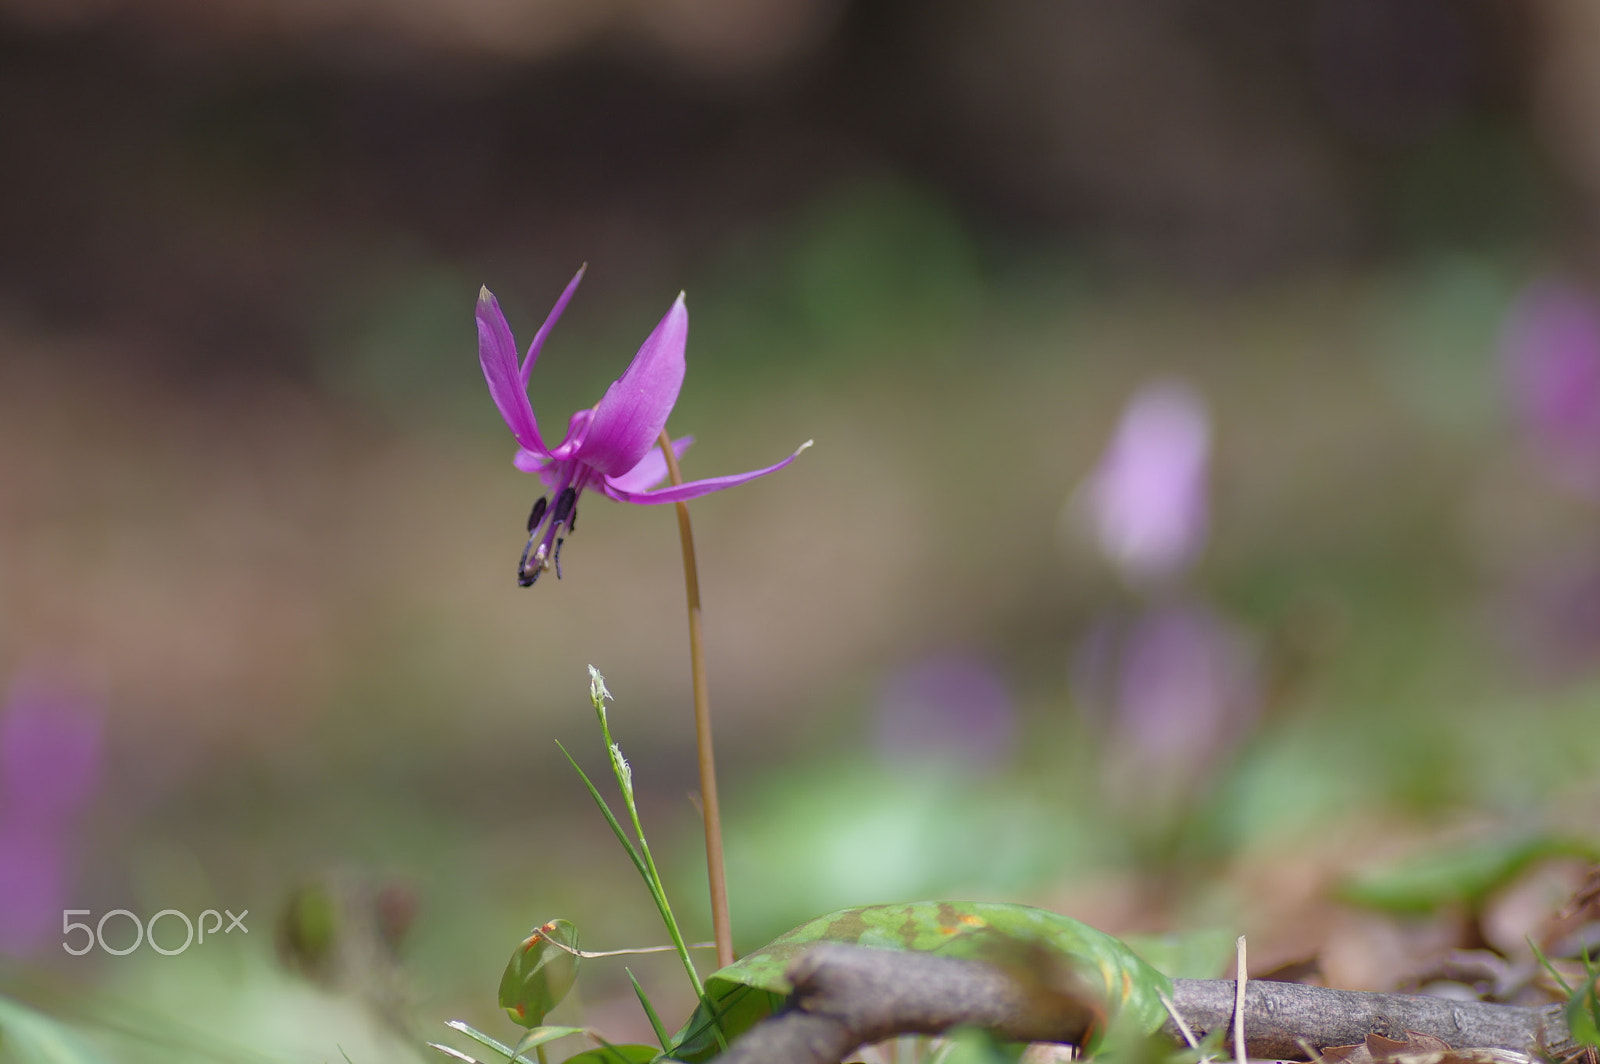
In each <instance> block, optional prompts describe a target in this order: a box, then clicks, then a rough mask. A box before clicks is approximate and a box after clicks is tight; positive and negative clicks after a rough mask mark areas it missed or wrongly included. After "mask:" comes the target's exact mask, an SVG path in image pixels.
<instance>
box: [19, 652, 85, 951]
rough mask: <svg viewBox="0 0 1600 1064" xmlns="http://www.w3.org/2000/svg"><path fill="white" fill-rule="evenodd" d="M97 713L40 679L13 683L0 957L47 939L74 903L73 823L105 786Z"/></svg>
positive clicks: (79, 700)
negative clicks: (71, 893)
mask: <svg viewBox="0 0 1600 1064" xmlns="http://www.w3.org/2000/svg"><path fill="white" fill-rule="evenodd" d="M101 733H102V728H101V721H100V715H99V713H97V712H96V711H95V709H94V708H93V707H92V706H91V705H90V704H89V703H88V702H87V701H86V700H85V699H83V698H81V697H79V696H76V695H74V694H72V693H71V692H70V691H69V690H68V689H66V688H65V687H63V686H61V685H59V684H54V683H51V682H49V681H47V680H45V679H43V678H34V679H28V680H18V681H16V682H15V683H14V684H13V685H12V689H11V693H10V696H9V698H8V699H7V702H6V706H5V714H4V716H0V954H12V955H16V956H21V955H24V954H27V953H30V952H32V951H33V950H35V949H37V948H38V947H39V946H40V945H41V944H42V943H43V942H45V941H46V940H47V938H48V935H49V933H50V930H51V927H52V926H59V925H53V924H52V921H54V920H58V919H60V913H61V910H62V908H63V907H65V906H66V905H68V904H69V899H68V897H67V889H68V887H69V885H70V879H71V874H70V873H71V864H72V861H71V856H72V850H73V846H72V837H73V835H74V834H75V832H74V830H73V828H74V821H75V820H76V819H77V817H78V814H79V813H80V812H81V811H82V809H83V807H84V806H85V805H86V804H88V802H89V800H90V799H91V798H92V797H93V796H94V792H95V790H96V789H97V788H98V787H99V784H100V775H101V768H102V765H103V761H104V758H103V744H102V734H101Z"/></svg>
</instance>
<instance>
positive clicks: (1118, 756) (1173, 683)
mask: <svg viewBox="0 0 1600 1064" xmlns="http://www.w3.org/2000/svg"><path fill="white" fill-rule="evenodd" d="M1075 673H1076V675H1075V677H1074V680H1075V687H1076V688H1077V694H1078V698H1079V700H1080V702H1082V703H1083V704H1084V705H1085V706H1086V707H1087V708H1088V709H1089V710H1090V713H1091V716H1092V717H1093V718H1094V720H1095V722H1096V723H1097V725H1098V727H1099V730H1101V732H1102V733H1103V735H1104V738H1105V744H1106V759H1105V762H1104V769H1105V778H1106V781H1107V783H1108V784H1109V785H1110V786H1111V787H1112V788H1113V789H1114V790H1116V791H1118V792H1120V795H1119V796H1120V797H1121V798H1122V799H1124V800H1131V801H1133V802H1134V804H1138V805H1143V806H1154V807H1162V806H1171V805H1172V804H1173V803H1174V802H1176V801H1178V800H1182V799H1185V798H1190V797H1193V795H1194V794H1195V793H1196V792H1197V791H1198V790H1199V788H1200V787H1202V786H1203V785H1204V783H1205V782H1206V780H1207V779H1209V778H1210V777H1211V776H1212V775H1213V774H1214V773H1215V772H1216V770H1217V769H1218V768H1219V767H1221V764H1222V762H1223V761H1224V759H1225V758H1227V757H1228V756H1229V755H1231V754H1232V753H1233V752H1234V750H1236V749H1237V747H1238V746H1239V744H1240V743H1241V742H1243V740H1244V739H1245V737H1246V736H1248V734H1249V733H1250V730H1251V728H1252V727H1253V726H1254V724H1255V721H1256V717H1257V714H1258V708H1259V692H1258V691H1257V686H1256V666H1255V660H1254V655H1253V654H1252V652H1251V649H1250V645H1249V642H1248V641H1247V639H1246V638H1245V637H1244V635H1243V633H1241V632H1240V631H1239V630H1238V629H1237V628H1236V627H1235V626H1234V625H1232V624H1231V623H1229V622H1228V621H1227V620H1226V619H1224V618H1223V617H1221V616H1220V615H1219V614H1217V613H1216V612H1215V611H1213V610H1211V609H1209V608H1208V607H1206V606H1203V605H1201V604H1199V603H1192V602H1180V603H1175V604H1169V605H1166V606H1161V607H1158V608H1156V609H1153V610H1150V611H1148V612H1146V613H1143V614H1141V615H1139V616H1137V617H1135V618H1133V619H1132V620H1131V621H1127V622H1124V623H1120V624H1118V623H1114V622H1111V621H1105V622H1102V623H1101V624H1100V625H1099V626H1097V627H1096V628H1095V629H1094V630H1093V631H1092V632H1091V634H1090V636H1089V638H1088V639H1086V640H1085V641H1084V643H1083V644H1082V647H1081V650H1080V653H1079V655H1078V660H1077V662H1076V667H1075Z"/></svg>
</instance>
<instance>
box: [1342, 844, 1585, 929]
mask: <svg viewBox="0 0 1600 1064" xmlns="http://www.w3.org/2000/svg"><path fill="white" fill-rule="evenodd" d="M1549 857H1581V858H1583V859H1584V860H1587V861H1594V860H1600V848H1597V847H1596V846H1595V845H1594V843H1592V842H1588V841H1582V840H1577V839H1571V838H1562V837H1559V836H1553V835H1545V834H1533V835H1530V834H1528V833H1526V832H1516V833H1512V834H1506V835H1499V836H1495V837H1492V838H1488V839H1479V840H1475V841H1473V842H1469V843H1466V844H1463V845H1456V846H1451V847H1448V848H1445V849H1440V850H1435V851H1433V852H1431V853H1424V854H1422V855H1420V856H1417V857H1412V858H1409V859H1407V860H1404V861H1400V862H1397V863H1395V864H1391V865H1387V866H1384V867H1381V868H1378V869H1376V870H1373V871H1370V872H1366V873H1362V874H1360V875H1357V876H1353V877H1351V878H1350V879H1349V880H1348V881H1346V882H1345V884H1344V885H1343V886H1342V887H1341V888H1340V891H1339V893H1340V896H1341V897H1343V898H1344V899H1345V900H1346V901H1351V902H1354V903H1355V904H1357V905H1364V906H1366V907H1368V908H1371V909H1378V910H1381V911H1383V912H1391V913H1404V914H1423V913H1430V912H1434V911H1436V910H1437V909H1439V908H1441V907H1442V906H1445V905H1449V904H1451V903H1456V902H1461V903H1465V904H1466V905H1468V906H1471V907H1474V908H1476V907H1477V906H1478V905H1479V904H1480V903H1481V902H1482V901H1483V900H1484V899H1485V898H1486V897H1488V895H1489V894H1491V893H1493V892H1494V891H1495V890H1497V889H1498V888H1500V887H1502V886H1504V885H1505V884H1506V883H1508V882H1510V881H1511V880H1512V879H1514V878H1516V877H1517V876H1518V875H1519V874H1521V872H1522V871H1523V869H1525V868H1527V867H1528V866H1529V865H1530V864H1533V863H1534V862H1536V861H1542V860H1544V859H1546V858H1549Z"/></svg>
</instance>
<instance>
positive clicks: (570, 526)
mask: <svg viewBox="0 0 1600 1064" xmlns="http://www.w3.org/2000/svg"><path fill="white" fill-rule="evenodd" d="M573 503H574V505H573V507H572V513H570V514H568V515H567V531H568V532H576V531H577V530H578V507H577V505H576V503H577V500H576V499H574V500H573Z"/></svg>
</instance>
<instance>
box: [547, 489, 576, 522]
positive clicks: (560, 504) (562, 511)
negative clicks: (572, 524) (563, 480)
mask: <svg viewBox="0 0 1600 1064" xmlns="http://www.w3.org/2000/svg"><path fill="white" fill-rule="evenodd" d="M577 504H578V492H577V490H576V489H574V488H570V487H568V488H562V489H561V494H560V495H558V496H557V497H556V507H555V511H554V512H553V513H552V514H551V515H550V523H551V524H553V525H559V524H563V523H565V522H566V521H568V520H569V519H570V518H571V517H572V511H573V510H574V509H576V507H577Z"/></svg>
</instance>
